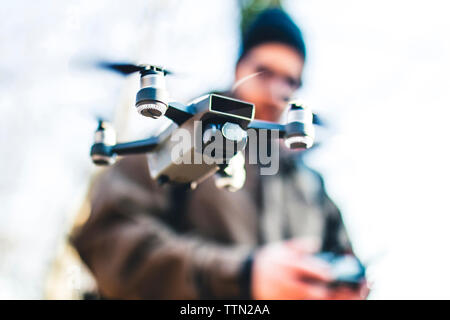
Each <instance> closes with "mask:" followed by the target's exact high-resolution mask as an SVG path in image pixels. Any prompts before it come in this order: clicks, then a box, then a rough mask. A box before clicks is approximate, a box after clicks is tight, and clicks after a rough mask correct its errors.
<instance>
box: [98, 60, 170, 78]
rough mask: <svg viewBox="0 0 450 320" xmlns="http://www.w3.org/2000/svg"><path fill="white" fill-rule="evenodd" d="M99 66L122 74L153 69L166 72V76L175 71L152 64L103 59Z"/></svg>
mask: <svg viewBox="0 0 450 320" xmlns="http://www.w3.org/2000/svg"><path fill="white" fill-rule="evenodd" d="M97 66H98V67H99V68H102V69H107V70H111V71H115V72H118V73H120V74H122V75H129V74H132V73H134V72H140V73H141V74H142V73H146V72H151V71H154V72H162V73H164V75H165V76H166V75H171V74H173V72H171V71H169V70H166V69H164V68H163V67H161V66H155V65H151V64H140V65H135V64H132V63H115V62H107V61H101V62H99V63H98V64H97Z"/></svg>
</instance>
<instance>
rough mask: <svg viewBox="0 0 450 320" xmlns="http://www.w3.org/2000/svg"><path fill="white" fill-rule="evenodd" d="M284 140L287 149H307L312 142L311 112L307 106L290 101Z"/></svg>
mask: <svg viewBox="0 0 450 320" xmlns="http://www.w3.org/2000/svg"><path fill="white" fill-rule="evenodd" d="M285 127H286V136H285V139H284V142H285V144H286V146H287V147H288V148H289V149H309V148H311V147H312V145H313V143H314V126H313V114H312V112H311V110H310V109H309V107H308V106H306V105H305V104H303V103H300V102H297V101H294V102H291V103H290V109H289V111H288V121H287V124H286V125H285Z"/></svg>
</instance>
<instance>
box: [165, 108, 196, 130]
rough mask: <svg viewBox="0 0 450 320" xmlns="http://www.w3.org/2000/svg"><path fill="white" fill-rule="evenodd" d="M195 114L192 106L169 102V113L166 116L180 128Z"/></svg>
mask: <svg viewBox="0 0 450 320" xmlns="http://www.w3.org/2000/svg"><path fill="white" fill-rule="evenodd" d="M194 114H195V110H194V108H193V107H192V106H190V105H187V106H186V105H183V104H182V103H178V102H169V105H168V108H167V111H166V113H165V114H164V115H165V116H166V117H167V118H169V119H170V120H172V121H173V122H175V123H176V124H177V125H179V126H180V125H182V124H183V123H184V122H185V121H187V120H188V119H190V118H191V117H192V116H193V115H194Z"/></svg>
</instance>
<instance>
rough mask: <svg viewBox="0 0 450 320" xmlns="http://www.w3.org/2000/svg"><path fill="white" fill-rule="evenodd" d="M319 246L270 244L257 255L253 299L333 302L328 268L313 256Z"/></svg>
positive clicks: (309, 243) (287, 243)
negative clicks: (321, 300) (331, 300)
mask: <svg viewBox="0 0 450 320" xmlns="http://www.w3.org/2000/svg"><path fill="white" fill-rule="evenodd" d="M316 251H317V246H314V245H313V244H312V243H311V242H306V241H304V240H298V239H296V240H290V241H286V242H281V243H275V244H270V245H267V246H265V247H263V248H262V249H261V250H260V251H258V252H257V253H256V254H255V260H254V263H253V269H252V281H251V292H252V297H253V298H254V299H286V300H287V299H315V300H319V299H330V298H331V297H332V292H331V290H330V289H328V288H327V283H328V282H330V281H331V280H332V278H331V274H330V267H329V265H328V264H327V263H326V262H324V261H322V260H320V259H318V258H315V257H314V256H312V255H311V254H312V253H314V252H316Z"/></svg>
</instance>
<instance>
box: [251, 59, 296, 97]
mask: <svg viewBox="0 0 450 320" xmlns="http://www.w3.org/2000/svg"><path fill="white" fill-rule="evenodd" d="M256 72H257V73H259V76H258V78H259V79H261V80H271V79H275V78H278V79H280V80H281V81H282V82H283V83H284V84H286V85H287V86H288V87H289V88H290V89H291V90H292V91H295V90H297V89H299V88H300V87H301V85H302V81H301V79H295V78H293V77H291V76H288V75H285V74H280V73H279V72H277V71H274V70H272V69H270V68H268V67H266V66H262V65H257V66H256Z"/></svg>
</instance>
